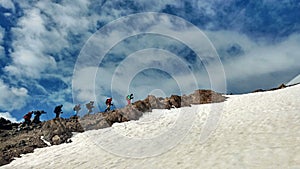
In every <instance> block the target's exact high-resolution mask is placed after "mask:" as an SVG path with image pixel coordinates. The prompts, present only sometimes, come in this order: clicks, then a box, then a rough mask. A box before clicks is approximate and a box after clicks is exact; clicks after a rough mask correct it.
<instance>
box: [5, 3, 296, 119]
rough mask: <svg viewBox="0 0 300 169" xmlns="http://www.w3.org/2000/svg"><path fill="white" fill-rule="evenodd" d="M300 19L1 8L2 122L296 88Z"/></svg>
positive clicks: (231, 7) (147, 9)
mask: <svg viewBox="0 0 300 169" xmlns="http://www.w3.org/2000/svg"><path fill="white" fill-rule="evenodd" d="M299 11H300V2H298V1H295V0H284V1H280V2H278V1H275V0H257V1H249V0H226V1H224V0H222V1H221V0H212V1H209V2H208V1H205V0H172V1H171V0H155V1H153V2H152V1H146V0H139V1H133V0H126V1H121V0H52V1H46V0H41V1H14V0H0V116H3V117H6V118H9V119H11V120H13V121H22V117H23V115H24V114H26V113H27V112H28V111H32V110H45V111H46V112H47V114H46V115H43V116H42V120H46V119H51V118H53V117H54V116H55V114H54V113H53V109H54V107H55V106H57V105H59V104H63V105H64V107H63V112H64V113H63V114H62V117H69V116H70V115H72V114H73V112H72V108H73V107H74V105H75V104H81V105H82V109H83V110H82V111H81V112H80V115H84V114H85V113H86V109H85V103H87V102H89V101H91V100H93V101H95V106H96V109H95V112H97V111H103V110H104V109H105V105H104V102H105V99H106V98H107V97H113V102H114V105H115V106H116V107H122V106H124V105H125V104H126V100H125V97H126V95H127V94H130V93H133V94H134V96H135V98H134V101H136V100H139V99H144V98H145V97H146V96H147V95H149V94H153V95H156V96H162V97H166V96H170V95H171V94H189V93H191V92H193V91H194V90H196V89H199V88H204V89H213V90H216V91H218V92H221V93H247V92H251V91H253V90H256V89H258V88H263V89H267V88H272V87H276V86H279V85H280V84H282V83H288V82H289V81H291V80H292V79H293V78H294V77H296V76H297V75H299V72H300V62H299V58H300V50H299V49H298V47H299V45H300V17H299Z"/></svg>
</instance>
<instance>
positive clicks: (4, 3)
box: [0, 0, 15, 12]
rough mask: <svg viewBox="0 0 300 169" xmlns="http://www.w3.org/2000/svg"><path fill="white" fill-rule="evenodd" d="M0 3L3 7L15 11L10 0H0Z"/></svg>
mask: <svg viewBox="0 0 300 169" xmlns="http://www.w3.org/2000/svg"><path fill="white" fill-rule="evenodd" d="M0 5H1V6H2V7H3V8H6V9H11V10H12V11H13V12H15V5H14V3H13V2H12V1H11V0H0Z"/></svg>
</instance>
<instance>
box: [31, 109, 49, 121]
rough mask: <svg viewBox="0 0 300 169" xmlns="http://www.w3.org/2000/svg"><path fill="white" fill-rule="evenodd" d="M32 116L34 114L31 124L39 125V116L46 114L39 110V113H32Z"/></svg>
mask: <svg viewBox="0 0 300 169" xmlns="http://www.w3.org/2000/svg"><path fill="white" fill-rule="evenodd" d="M33 114H34V118H33V120H32V123H34V124H39V123H41V121H40V116H41V115H42V114H46V112H45V111H44V110H41V111H39V110H37V111H34V112H33Z"/></svg>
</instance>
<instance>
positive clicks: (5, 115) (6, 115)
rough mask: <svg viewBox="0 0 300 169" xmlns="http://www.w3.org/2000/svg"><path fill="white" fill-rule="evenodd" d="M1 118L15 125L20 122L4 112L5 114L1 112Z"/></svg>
mask: <svg viewBox="0 0 300 169" xmlns="http://www.w3.org/2000/svg"><path fill="white" fill-rule="evenodd" d="M0 117H2V118H5V119H6V120H9V121H11V122H13V123H18V122H19V121H17V119H16V118H15V117H13V116H12V115H11V114H10V113H9V112H4V113H2V112H0Z"/></svg>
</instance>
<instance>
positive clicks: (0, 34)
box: [0, 26, 5, 58]
mask: <svg viewBox="0 0 300 169" xmlns="http://www.w3.org/2000/svg"><path fill="white" fill-rule="evenodd" d="M4 33H5V30H4V28H2V27H1V26H0V58H4V57H5V52H4V47H3V38H4Z"/></svg>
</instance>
